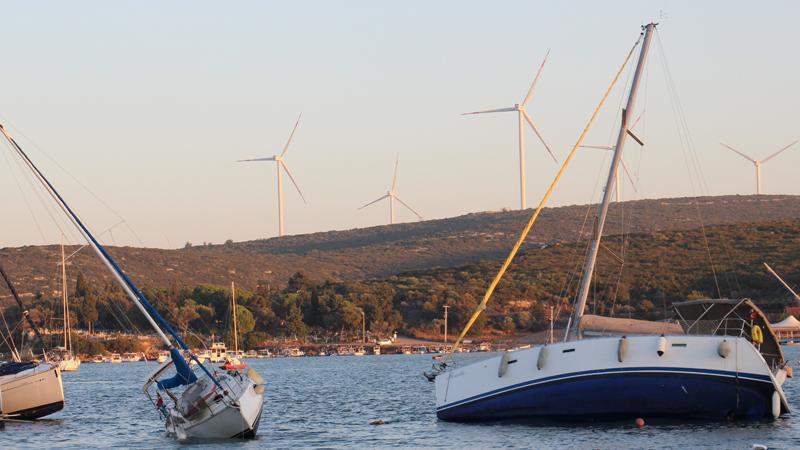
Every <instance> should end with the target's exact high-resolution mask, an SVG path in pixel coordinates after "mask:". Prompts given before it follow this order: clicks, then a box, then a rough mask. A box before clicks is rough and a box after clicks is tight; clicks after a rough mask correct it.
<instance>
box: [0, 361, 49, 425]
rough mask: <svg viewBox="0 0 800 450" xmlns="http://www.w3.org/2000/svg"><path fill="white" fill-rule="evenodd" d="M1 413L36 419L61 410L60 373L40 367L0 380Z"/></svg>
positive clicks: (0, 378) (3, 377)
mask: <svg viewBox="0 0 800 450" xmlns="http://www.w3.org/2000/svg"><path fill="white" fill-rule="evenodd" d="M0 395H1V396H2V407H3V410H2V413H3V414H8V415H19V418H21V419H36V418H39V417H43V416H46V415H48V414H52V413H54V412H56V411H60V410H61V409H63V408H64V388H63V386H62V384H61V371H60V370H59V369H58V367H55V366H51V365H49V364H40V365H38V366H36V367H34V368H32V369H28V370H25V371H22V372H19V373H15V374H11V375H4V376H0Z"/></svg>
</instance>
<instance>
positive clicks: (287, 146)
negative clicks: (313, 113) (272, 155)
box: [281, 113, 303, 156]
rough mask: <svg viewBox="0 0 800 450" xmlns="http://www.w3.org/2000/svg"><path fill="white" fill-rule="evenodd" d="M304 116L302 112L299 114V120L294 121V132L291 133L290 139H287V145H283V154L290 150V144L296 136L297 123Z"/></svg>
mask: <svg viewBox="0 0 800 450" xmlns="http://www.w3.org/2000/svg"><path fill="white" fill-rule="evenodd" d="M301 117H303V113H300V115H299V116H297V122H295V123H294V128H292V133H291V134H290V135H289V140H288V141H286V145H284V146H283V151H282V152H281V156H283V155H285V154H286V152H287V151H289V144H291V143H292V138H293V137H294V132H295V131H296V130H297V125H298V124H299V123H300V118H301Z"/></svg>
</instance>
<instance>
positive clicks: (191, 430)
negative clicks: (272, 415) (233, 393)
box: [166, 378, 264, 439]
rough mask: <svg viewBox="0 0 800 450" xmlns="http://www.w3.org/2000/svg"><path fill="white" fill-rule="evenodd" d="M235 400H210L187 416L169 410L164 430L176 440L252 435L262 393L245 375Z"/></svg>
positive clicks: (255, 429)
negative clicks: (205, 405) (256, 389)
mask: <svg viewBox="0 0 800 450" xmlns="http://www.w3.org/2000/svg"><path fill="white" fill-rule="evenodd" d="M241 386H242V388H243V390H242V391H241V394H240V395H239V397H237V398H236V401H230V400H229V399H227V400H222V399H221V400H218V401H214V400H213V399H211V400H209V402H208V405H207V407H204V408H202V409H200V410H198V412H197V413H195V414H194V415H190V416H188V417H186V416H184V415H183V414H181V413H180V412H179V411H178V410H177V409H176V408H171V409H170V410H169V417H168V418H167V422H166V429H167V432H168V433H170V434H172V435H174V436H176V437H177V438H178V439H230V438H252V437H255V434H256V431H257V430H258V425H259V422H260V420H261V410H262V406H263V402H264V398H263V395H262V394H259V393H257V392H256V391H255V385H254V384H253V383H252V382H251V381H250V380H249V379H247V378H245V382H244V383H243V384H242V385H241Z"/></svg>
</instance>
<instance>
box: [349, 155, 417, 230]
mask: <svg viewBox="0 0 800 450" xmlns="http://www.w3.org/2000/svg"><path fill="white" fill-rule="evenodd" d="M399 162H400V155H399V154H398V155H397V159H396V160H395V162H394V177H393V178H392V189H390V190H389V191H388V192H386V194H385V195H382V196H380V197H378V198H377V199H375V200H373V201H371V202H369V203H367V204H366V205H364V206H362V207H361V208H358V209H364V208H366V207H367V206H369V205H372V204H374V203H378V202H379V201H381V200H383V199H385V198H388V199H389V224H390V225H392V224H394V201H395V200H397V201H398V202H400V204H401V205H403V206H405V207H406V208H408V210H409V211H411V212H412V213H414V214H415V215H416V216H417V217H418V218H419V220H422V216H421V215H420V214H419V213H418V212H416V211H414V208H412V207H411V206H409V205H408V203H406V202H404V201H402V200H400V197H398V196H397V164H398V163H399Z"/></svg>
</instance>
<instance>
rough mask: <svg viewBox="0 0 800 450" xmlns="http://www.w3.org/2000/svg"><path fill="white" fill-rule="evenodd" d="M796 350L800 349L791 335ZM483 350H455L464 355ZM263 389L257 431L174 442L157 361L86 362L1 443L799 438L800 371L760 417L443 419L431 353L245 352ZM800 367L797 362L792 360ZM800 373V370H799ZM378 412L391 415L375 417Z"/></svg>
mask: <svg viewBox="0 0 800 450" xmlns="http://www.w3.org/2000/svg"><path fill="white" fill-rule="evenodd" d="M785 352H786V354H787V355H786V356H787V358H788V359H790V360H792V361H793V366H795V368H797V364H796V361H797V359H798V357H800V349H797V348H795V347H785ZM486 357H487V354H485V353H484V354H469V355H459V358H463V359H481V358H486ZM247 362H248V364H249V365H250V366H251V367H253V368H255V369H256V370H258V371H259V372H260V373H262V374H263V375H264V378H265V380H266V381H267V392H266V399H265V403H264V414H263V417H262V421H261V427H260V429H259V433H258V438H257V439H256V440H252V441H216V442H188V443H187V442H177V441H175V440H174V439H172V438H170V437H167V436H166V435H165V433H164V432H163V424H162V422H161V421H160V420H159V419H158V415H157V414H156V412H155V411H154V410H153V408H152V407H151V406H150V404H149V403H147V401H146V399H145V397H144V396H143V394H142V392H141V383H142V380H144V379H145V378H146V376H147V374H149V372H150V371H152V370H154V369H155V367H156V364H155V363H122V364H85V365H83V366H81V368H80V370H79V371H78V372H74V373H68V374H65V375H64V390H65V394H66V398H67V405H66V407H65V409H64V410H63V411H61V412H60V413H58V414H55V415H53V416H51V418H50V419H48V420H40V421H38V422H37V423H34V424H7V425H6V429H5V431H0V448H74V449H85V448H159V449H161V448H191V449H201V448H216V447H220V446H223V445H224V446H226V447H230V448H237V449H238V448H242V449H246V448H265V447H266V448H289V447H292V448H310V447H311V448H318V447H328V448H342V447H348V448H385V447H404V448H432V447H446V448H676V449H677V448H679V449H686V448H693V449H696V448H726V449H736V448H741V449H749V448H751V447H752V444H754V443H761V444H766V445H769V446H770V447H775V448H786V449H789V448H800V387H798V385H799V383H800V381H798V379H797V378H795V379H790V380H788V381H787V383H786V385H785V387H784V388H785V390H786V392H787V395H788V397H789V401H790V403H791V404H792V407H793V409H794V410H795V411H798V413H796V415H794V416H789V417H786V418H782V419H779V420H777V421H774V422H772V421H769V422H767V421H765V422H737V423H690V424H685V423H684V424H676V423H662V424H652V423H650V424H648V425H647V427H645V428H644V429H642V430H639V429H636V428H635V427H633V425H632V423H628V422H625V423H604V424H580V425H553V424H547V425H543V424H525V423H515V424H508V423H493V424H457V423H446V422H438V421H437V420H436V416H435V413H434V400H433V386H432V384H430V383H428V382H427V381H426V380H425V379H424V378H423V377H422V376H421V372H422V371H423V370H425V369H428V368H429V367H430V357H429V356H426V355H383V356H364V357H318V358H282V359H258V360H248V361H247ZM797 373H800V370H797ZM798 378H800V377H798ZM372 420H383V421H384V422H386V424H385V425H370V424H369V422H370V421H372Z"/></svg>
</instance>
